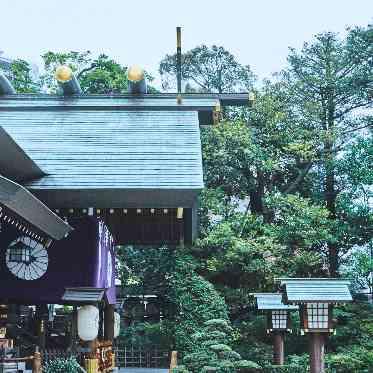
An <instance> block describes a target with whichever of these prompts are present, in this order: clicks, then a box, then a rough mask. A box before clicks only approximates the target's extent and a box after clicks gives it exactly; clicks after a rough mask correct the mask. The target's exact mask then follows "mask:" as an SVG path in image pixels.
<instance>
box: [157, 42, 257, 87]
mask: <svg viewBox="0 0 373 373" xmlns="http://www.w3.org/2000/svg"><path fill="white" fill-rule="evenodd" d="M159 72H160V74H161V77H162V81H163V86H164V88H165V89H169V88H170V87H172V86H174V83H175V78H176V54H175V55H167V56H166V57H165V58H164V59H163V60H162V61H161V63H160V67H159ZM182 76H183V80H184V81H187V82H188V89H187V90H188V91H198V92H218V93H222V92H237V91H238V92H241V91H246V90H248V89H249V88H251V87H252V84H253V81H254V75H253V73H252V72H251V70H250V67H249V66H243V65H241V64H240V63H238V62H237V60H236V58H235V57H234V56H233V55H232V54H231V53H229V52H228V51H227V50H225V49H224V48H223V47H217V46H216V45H213V46H212V47H211V48H209V47H207V46H206V45H201V46H198V47H196V48H194V49H192V50H190V51H188V52H186V53H185V54H183V55H182Z"/></svg>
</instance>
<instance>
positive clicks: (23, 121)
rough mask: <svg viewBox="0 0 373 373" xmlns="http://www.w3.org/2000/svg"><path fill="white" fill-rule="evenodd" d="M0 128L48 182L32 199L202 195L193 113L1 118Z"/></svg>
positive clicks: (34, 186) (35, 186)
mask: <svg viewBox="0 0 373 373" xmlns="http://www.w3.org/2000/svg"><path fill="white" fill-rule="evenodd" d="M0 102H1V100H0ZM0 126H3V127H4V129H5V130H6V131H7V132H8V133H9V135H10V136H11V137H12V138H13V139H14V140H15V141H16V142H17V143H18V145H19V146H20V147H21V148H22V149H23V150H24V151H25V152H26V154H28V156H29V157H30V158H31V159H32V160H33V161H35V162H36V164H37V165H38V166H39V167H40V168H41V169H42V170H43V171H44V172H45V173H46V174H47V176H44V177H42V178H40V179H37V180H34V181H31V182H28V183H26V184H25V186H26V187H28V188H30V189H31V190H33V191H42V190H48V191H50V190H57V189H58V190H73V191H74V190H85V191H87V190H102V189H111V190H113V189H114V190H115V189H122V190H125V189H132V190H144V189H150V190H155V189H156V190H159V189H163V190H194V191H198V190H200V189H201V188H202V187H203V176H202V157H201V144H200V133H199V124H198V113H197V112H194V111H145V110H142V111H120V110H119V111H117V110H98V111H85V110H84V108H81V109H80V110H57V111H54V110H36V111H34V110H33V111H28V110H20V111H7V110H0ZM181 206H182V205H181Z"/></svg>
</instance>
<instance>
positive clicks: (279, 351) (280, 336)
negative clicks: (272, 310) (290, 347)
mask: <svg viewBox="0 0 373 373" xmlns="http://www.w3.org/2000/svg"><path fill="white" fill-rule="evenodd" d="M284 339H285V338H284V333H283V332H280V331H279V332H274V333H273V364H275V365H284V361H285V352H284Z"/></svg>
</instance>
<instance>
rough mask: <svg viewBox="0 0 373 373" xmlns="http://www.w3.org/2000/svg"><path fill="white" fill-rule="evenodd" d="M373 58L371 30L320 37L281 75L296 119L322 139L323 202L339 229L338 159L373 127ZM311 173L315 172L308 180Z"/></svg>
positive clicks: (335, 246) (335, 262) (337, 242)
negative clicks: (353, 140) (360, 134)
mask: <svg viewBox="0 0 373 373" xmlns="http://www.w3.org/2000/svg"><path fill="white" fill-rule="evenodd" d="M372 56H373V29H372V27H371V26H368V27H367V28H354V29H352V30H350V31H349V33H348V36H347V38H346V39H345V40H340V39H339V38H338V36H337V35H336V34H333V33H330V32H328V33H323V34H319V35H317V36H316V38H315V40H314V42H313V43H311V44H308V43H305V44H304V47H303V49H302V50H301V51H299V52H298V51H295V50H294V49H292V50H291V53H290V55H289V58H288V61H289V68H288V69H287V70H286V71H284V72H283V74H282V78H283V81H284V82H285V84H286V89H287V99H288V100H289V101H290V102H291V104H292V106H293V111H294V115H296V116H301V117H302V118H303V120H306V121H307V122H308V127H309V130H310V131H311V132H312V133H313V136H314V137H315V139H318V144H317V147H316V150H317V155H318V157H317V158H316V161H317V163H316V162H314V163H313V165H314V166H315V167H316V166H317V167H319V170H318V174H319V182H320V183H321V185H322V188H319V190H318V192H319V197H320V200H321V201H323V202H325V204H326V207H327V209H328V211H329V214H330V219H331V220H332V221H334V222H335V225H336V227H337V226H340V225H341V224H340V219H341V220H342V221H343V218H341V213H340V210H339V205H338V196H339V194H340V193H341V184H340V177H339V175H337V168H336V167H337V163H338V156H339V153H340V152H341V150H344V148H345V147H346V146H347V144H348V143H349V142H350V141H351V138H353V135H354V133H355V132H357V131H359V130H362V129H364V128H367V127H369V126H371V124H372V118H371V117H370V115H369V112H368V111H366V110H364V109H366V108H369V107H372V96H371V89H372V82H373V64H372ZM310 170H311V167H309V168H308V169H307V170H306V172H305V173H304V176H305V175H306V174H307V173H308V172H309V171H310ZM304 176H303V177H304ZM342 224H343V223H342ZM337 229H338V228H336V230H337ZM339 233H340V232H337V231H336V234H335V237H334V239H333V240H330V241H328V243H327V246H328V252H329V268H330V275H331V276H336V275H337V273H338V267H339V252H340V250H341V249H342V248H343V243H342V236H343V234H339ZM344 249H347V248H344Z"/></svg>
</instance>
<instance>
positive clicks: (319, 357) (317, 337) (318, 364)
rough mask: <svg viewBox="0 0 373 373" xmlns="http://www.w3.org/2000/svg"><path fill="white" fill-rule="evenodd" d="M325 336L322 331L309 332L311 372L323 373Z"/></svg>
mask: <svg viewBox="0 0 373 373" xmlns="http://www.w3.org/2000/svg"><path fill="white" fill-rule="evenodd" d="M324 354H325V338H324V336H323V334H322V333H310V368H311V373H324V372H325V367H324Z"/></svg>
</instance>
